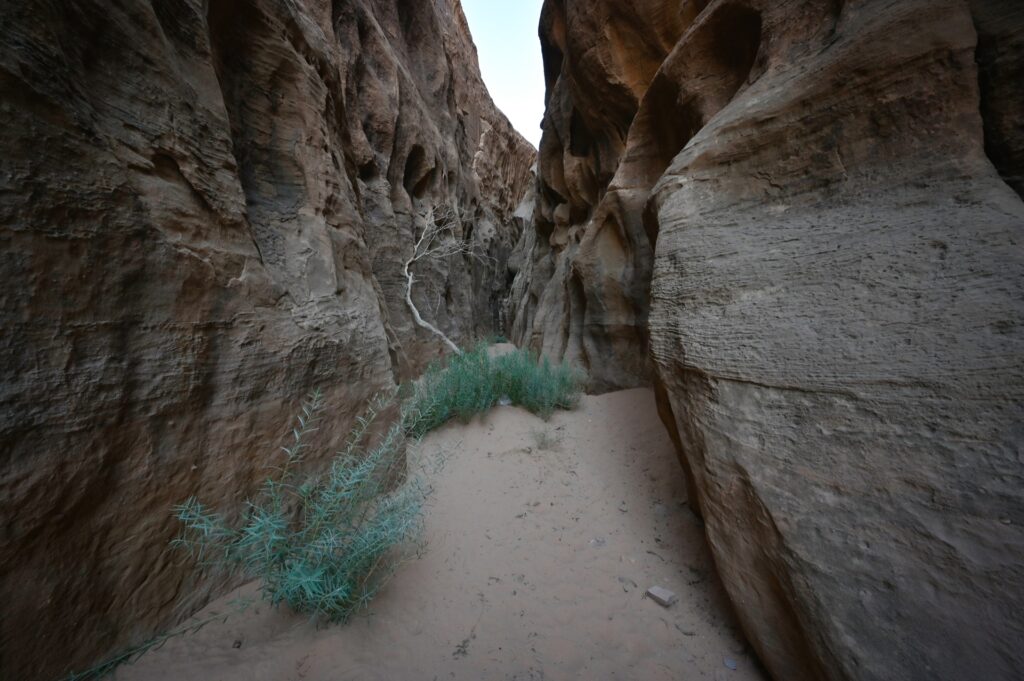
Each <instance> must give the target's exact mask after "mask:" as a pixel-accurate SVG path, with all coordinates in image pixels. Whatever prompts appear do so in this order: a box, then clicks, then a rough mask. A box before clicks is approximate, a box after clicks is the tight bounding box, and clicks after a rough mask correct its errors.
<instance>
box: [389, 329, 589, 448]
mask: <svg viewBox="0 0 1024 681" xmlns="http://www.w3.org/2000/svg"><path fill="white" fill-rule="evenodd" d="M580 387H581V381H580V377H579V376H578V375H577V373H576V372H575V371H573V370H572V369H571V368H570V367H568V366H567V365H564V364H552V363H551V362H549V361H548V360H547V359H541V360H536V359H534V358H533V357H532V356H531V355H530V353H529V352H527V351H526V350H516V351H514V352H511V353H509V354H506V355H501V356H499V357H491V356H490V355H489V354H488V352H487V347H486V346H484V345H480V346H478V347H477V348H476V349H475V350H473V351H471V352H466V353H464V354H462V355H458V356H454V357H452V358H451V359H450V360H449V362H448V365H447V366H442V365H440V364H433V365H431V366H430V368H428V369H427V372H426V374H424V376H423V378H421V379H420V381H419V383H418V384H417V385H416V386H415V388H414V389H413V391H412V396H411V398H410V399H409V401H408V405H407V408H406V414H407V416H406V432H407V433H409V434H410V435H413V436H415V437H421V436H423V435H425V434H426V433H429V432H430V431H431V430H434V429H435V428H438V427H440V426H442V425H444V424H445V423H447V422H448V421H450V420H452V419H454V418H458V419H461V420H463V421H465V420H468V419H470V418H471V417H472V416H474V415H476V414H479V413H482V412H485V411H487V410H488V409H490V408H491V407H493V406H495V405H496V404H498V403H499V402H500V401H501V400H502V398H506V399H507V400H508V401H509V402H510V403H511V404H515V405H518V406H521V407H524V408H525V409H528V410H529V411H531V412H533V413H534V414H537V415H538V416H540V417H541V418H544V419H547V418H548V417H550V416H551V414H552V413H553V412H554V411H555V409H571V408H573V407H574V406H575V405H576V402H577V401H578V399H579V395H580Z"/></svg>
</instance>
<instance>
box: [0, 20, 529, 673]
mask: <svg viewBox="0 0 1024 681" xmlns="http://www.w3.org/2000/svg"><path fill="white" fill-rule="evenodd" d="M0 27H2V29H3V30H2V31H0V121H2V127H3V135H2V136H0V276H2V277H3V281H4V284H5V286H4V287H3V292H2V293H0V300H2V313H0V314H2V324H0V329H2V330H0V405H2V410H0V519H2V526H0V677H2V678H4V679H50V678H56V677H57V676H59V675H61V674H62V673H65V672H67V671H69V670H71V669H80V668H82V667H83V666H87V665H89V664H91V663H93V662H95V661H96V660H97V659H99V658H102V657H103V656H104V655H106V654H107V653H109V652H110V651H112V650H114V649H117V648H119V647H121V646H124V645H126V644H131V643H138V642H139V641H141V640H143V639H145V638H147V637H148V636H150V635H151V634H153V633H154V632H155V631H158V630H160V629H161V628H163V627H166V626H169V625H171V624H173V623H174V622H175V621H177V620H180V619H181V618H182V617H184V616H186V615H188V614H190V613H191V612H193V611H194V610H196V608H197V607H199V606H200V605H202V604H203V603H204V602H205V601H206V600H207V599H208V598H209V597H210V595H211V594H215V593H217V592H220V591H222V590H223V588H224V587H225V584H224V582H223V580H217V579H202V578H199V577H197V576H196V575H195V574H194V573H193V571H192V570H191V569H190V566H189V565H187V564H185V562H184V561H183V557H182V556H181V555H178V554H176V553H174V552H171V551H169V550H168V543H169V541H170V540H171V539H172V538H173V537H174V535H175V533H176V531H177V528H176V523H175V521H173V519H172V518H171V508H172V506H173V505H174V504H176V503H179V502H181V501H183V500H184V499H185V498H187V497H188V496H189V495H192V494H196V495H198V496H199V497H200V498H202V499H205V500H207V501H209V502H212V503H221V504H224V505H226V506H227V507H228V508H232V504H234V506H233V508H236V509H237V508H238V507H239V506H240V503H241V501H242V500H243V499H244V498H245V497H246V496H247V495H248V494H249V493H251V492H252V491H253V489H254V487H255V485H256V484H258V482H259V480H261V479H262V477H263V476H264V475H265V474H266V472H267V468H268V466H270V465H272V464H274V463H275V456H279V454H275V452H277V450H278V445H279V444H280V443H281V438H282V435H283V433H284V432H286V430H287V428H288V427H289V425H290V420H291V418H292V416H293V414H294V413H295V411H296V409H297V405H298V403H299V401H300V400H301V399H302V398H303V397H304V396H305V395H306V394H307V393H308V392H309V391H310V390H312V389H314V388H321V389H322V390H323V392H324V396H325V399H326V404H327V408H328V411H327V414H326V418H325V421H324V422H323V424H322V425H323V427H322V429H321V431H320V432H319V433H318V436H317V438H318V441H317V443H316V445H317V447H316V449H315V451H316V452H317V453H318V454H317V455H316V456H314V457H312V459H313V460H312V461H311V465H313V466H315V465H317V464H318V463H321V462H322V461H323V460H324V458H325V457H326V456H328V455H329V454H330V453H331V452H332V451H334V449H335V446H336V445H337V444H338V443H339V441H340V440H342V439H343V438H344V435H345V433H346V432H347V430H348V428H349V426H350V424H351V423H352V420H353V418H354V416H355V415H356V414H357V413H358V412H359V411H361V409H362V408H363V406H364V404H365V402H366V400H367V399H368V398H369V397H370V396H371V395H373V394H374V393H375V392H377V391H379V390H382V389H388V388H390V387H392V386H394V385H395V383H396V382H397V381H401V380H404V379H406V378H408V377H409V376H410V375H411V374H413V373H414V372H416V371H417V370H418V369H419V368H420V367H422V366H423V365H424V364H425V363H426V362H428V361H429V360H431V359H433V358H435V357H437V356H439V355H440V353H441V351H442V345H441V344H440V343H439V342H438V341H437V339H436V338H434V337H433V336H432V335H430V334H429V333H426V332H423V331H422V330H420V329H419V328H418V327H416V326H414V324H413V322H412V318H411V316H410V313H409V310H408V309H407V308H406V305H405V303H404V286H405V280H404V278H403V277H402V275H401V272H402V264H403V261H404V260H405V259H407V258H408V257H409V256H410V254H411V252H412V248H413V245H414V243H415V239H416V238H417V236H418V234H419V233H420V232H421V231H422V229H423V228H424V221H425V220H426V219H428V218H429V216H430V215H431V213H432V211H437V212H446V213H452V212H454V213H455V214H456V216H457V218H456V221H455V231H456V232H457V235H458V237H459V238H461V239H464V240H466V241H468V242H469V243H471V244H472V246H473V250H474V252H475V254H476V256H477V257H475V258H474V257H457V258H454V259H450V260H444V261H435V262H427V263H423V264H422V266H417V268H418V269H417V270H416V273H417V289H416V292H415V296H414V297H415V300H416V302H417V305H418V306H419V308H420V310H421V311H422V312H423V315H424V317H426V318H427V319H429V320H430V321H433V322H434V323H436V324H438V325H439V326H441V327H442V328H443V329H444V330H445V331H446V332H448V333H449V335H451V336H453V337H454V338H455V340H456V341H457V342H460V343H469V342H471V341H472V340H473V338H474V336H483V335H485V334H489V333H492V332H494V331H495V330H497V329H498V316H499V313H500V302H501V300H502V299H503V298H504V295H505V289H506V287H507V281H506V266H505V261H506V259H507V257H508V254H509V251H510V250H511V248H512V246H513V245H514V243H515V242H516V240H517V239H518V238H519V232H520V231H521V228H522V225H521V221H520V220H519V219H518V218H515V217H514V216H513V212H514V210H515V208H516V207H517V206H518V204H519V202H520V200H521V198H522V196H523V194H524V193H525V191H526V190H527V187H528V184H529V181H530V177H531V175H530V166H531V165H532V164H533V161H534V150H533V149H532V147H531V146H530V145H529V144H528V143H527V142H525V141H524V140H523V139H522V138H521V137H520V136H519V135H518V134H517V133H516V132H514V130H512V128H511V126H510V125H509V123H508V122H507V120H506V119H505V118H504V116H503V115H502V114H500V113H499V112H498V111H497V110H496V109H495V107H494V106H493V104H492V102H491V100H490V97H489V96H488V94H487V92H486V90H485V88H484V86H483V84H482V82H481V79H480V75H479V71H478V67H477V59H476V52H475V48H474V46H473V43H472V41H471V39H470V36H469V32H468V28H467V25H466V22H465V18H464V16H463V14H462V9H461V6H460V5H459V2H458V0H437V1H434V2H422V1H420V0H335V1H334V2H329V1H328V0H237V1H236V0H159V1H151V0H83V1H81V2H73V3H72V2H62V1H61V2H57V1H52V0H27V1H25V2H5V3H3V4H2V7H0Z"/></svg>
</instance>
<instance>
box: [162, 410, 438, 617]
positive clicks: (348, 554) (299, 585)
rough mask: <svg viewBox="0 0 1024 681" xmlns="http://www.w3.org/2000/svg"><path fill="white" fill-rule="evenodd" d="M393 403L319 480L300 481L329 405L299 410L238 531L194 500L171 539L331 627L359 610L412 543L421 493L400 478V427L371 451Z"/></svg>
mask: <svg viewBox="0 0 1024 681" xmlns="http://www.w3.org/2000/svg"><path fill="white" fill-rule="evenodd" d="M387 404H388V402H387V400H377V401H375V402H374V403H373V404H372V405H371V407H370V408H369V409H368V411H367V413H366V414H365V415H363V416H362V417H360V418H359V419H358V423H357V425H356V427H355V429H354V430H353V431H352V434H351V436H350V438H349V440H348V443H347V445H346V447H345V450H344V451H343V452H341V453H339V455H338V457H337V458H336V459H335V460H334V462H333V464H332V465H331V467H330V469H329V470H328V471H327V472H326V473H325V474H323V475H320V476H317V477H314V478H311V479H309V480H306V481H304V482H300V481H299V479H298V475H297V473H296V469H297V467H298V464H299V463H301V461H302V459H303V458H304V456H305V452H306V449H307V447H308V445H307V439H308V438H309V436H310V435H311V434H312V433H313V432H314V431H315V430H317V425H316V424H317V423H318V421H319V420H320V414H321V410H322V408H323V400H322V397H321V395H320V393H319V392H317V393H314V394H313V395H312V396H311V397H310V399H309V401H308V402H307V403H306V404H304V405H303V408H302V414H300V415H299V417H298V419H297V421H298V423H297V425H296V427H295V428H294V429H293V430H292V433H291V436H292V441H291V444H290V446H287V447H282V450H283V452H284V460H283V462H282V464H281V466H279V467H277V468H276V469H275V470H276V472H277V474H276V475H273V476H271V477H268V478H267V480H266V482H265V483H264V484H263V487H262V489H261V491H260V493H259V495H258V496H257V497H256V500H255V501H251V502H249V504H248V509H247V511H246V512H245V514H244V516H243V521H242V522H241V524H240V525H238V526H232V525H231V524H230V523H228V522H226V520H225V519H224V517H223V516H222V515H220V514H218V513H215V512H213V511H211V510H210V509H208V508H207V507H206V506H204V505H203V504H202V503H200V502H199V501H198V500H197V499H195V498H194V497H193V498H191V499H189V500H188V501H186V502H185V503H184V504H182V505H180V506H178V507H177V508H176V509H175V513H176V515H177V517H178V519H179V520H180V521H181V523H182V525H183V531H182V534H181V536H180V537H179V538H178V539H177V540H176V541H175V544H176V545H177V546H179V547H182V548H185V549H187V550H189V551H190V552H191V553H192V555H193V556H195V557H196V558H197V559H198V560H200V561H201V562H203V563H205V564H208V565H214V566H217V567H227V568H229V569H232V570H236V571H238V572H240V573H241V574H243V575H245V576H248V577H251V578H254V579H259V580H260V584H261V589H262V595H263V597H264V598H265V599H266V600H267V601H269V602H270V603H271V604H274V605H278V604H281V603H284V604H286V605H288V606H289V607H290V608H291V609H292V610H294V611H296V612H300V613H308V614H310V615H313V616H316V617H318V618H321V619H324V620H326V621H329V622H341V621H344V620H346V619H348V618H349V617H350V616H351V615H352V614H353V613H355V612H357V611H358V610H360V609H361V608H363V607H364V606H365V605H366V604H367V603H368V602H369V601H370V600H371V599H372V598H373V596H374V595H375V594H376V593H377V592H378V591H379V590H380V588H381V586H382V585H383V584H384V583H385V582H386V581H387V579H388V578H389V577H390V576H391V575H392V574H393V572H394V568H395V566H396V562H397V559H398V558H400V555H401V551H400V548H401V547H403V546H410V545H413V544H414V540H415V539H416V538H417V536H418V535H419V531H420V526H421V508H422V502H423V490H422V486H421V484H420V481H419V480H418V479H417V478H416V477H415V476H413V477H409V478H407V479H405V480H404V481H402V483H401V484H396V482H397V479H398V478H400V477H402V474H403V472H404V470H403V469H404V466H403V464H404V461H405V459H404V456H403V452H404V444H405V433H404V428H403V425H402V423H401V421H399V422H398V423H396V424H394V425H393V426H391V427H390V428H388V429H387V430H386V431H385V432H384V434H383V436H381V437H380V439H379V441H378V442H377V443H376V444H375V445H374V446H372V447H367V446H366V440H367V439H368V436H369V434H370V433H371V431H372V426H373V424H374V422H375V421H376V420H377V417H378V415H379V414H380V413H381V412H382V411H383V410H384V409H385V408H386V407H387Z"/></svg>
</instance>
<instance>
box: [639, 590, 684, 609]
mask: <svg viewBox="0 0 1024 681" xmlns="http://www.w3.org/2000/svg"><path fill="white" fill-rule="evenodd" d="M647 595H648V596H650V597H651V599H652V600H653V601H654V602H655V603H657V604H658V605H660V606H663V607H666V608H667V607H669V606H670V605H672V604H673V603H675V602H676V601H678V600H679V597H678V596H676V595H675V594H674V593H672V592H671V591H669V590H668V589H665V588H662V587H660V586H652V587H651V588H650V589H648V590H647Z"/></svg>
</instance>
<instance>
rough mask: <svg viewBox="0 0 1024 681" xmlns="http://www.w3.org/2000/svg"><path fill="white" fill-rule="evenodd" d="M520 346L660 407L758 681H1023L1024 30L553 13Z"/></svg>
mask: <svg viewBox="0 0 1024 681" xmlns="http://www.w3.org/2000/svg"><path fill="white" fill-rule="evenodd" d="M540 32H541V42H542V45H543V50H544V57H545V65H546V77H547V85H548V95H547V97H548V101H547V107H548V108H547V114H546V118H545V122H544V138H543V141H542V143H541V149H540V156H539V159H538V181H537V187H538V189H537V193H538V196H537V203H536V207H535V216H534V229H533V230H532V231H531V232H529V233H527V234H526V235H525V236H524V239H523V240H522V241H521V243H520V245H519V252H518V253H517V254H516V255H515V258H514V260H513V262H514V263H515V266H516V268H517V271H518V277H517V279H516V281H515V282H514V284H513V293H514V297H513V299H512V300H511V301H510V310H511V314H512V315H513V320H512V328H513V335H514V339H515V340H517V341H519V342H521V343H524V344H527V345H530V346H532V347H534V348H535V349H537V350H541V351H544V352H545V353H547V354H548V355H551V356H553V357H555V358H566V359H568V360H570V361H574V362H577V363H580V364H582V365H583V366H584V367H585V368H587V369H588V371H589V375H590V380H591V387H592V388H594V389H597V390H602V389H612V388H616V387H625V386H630V385H635V384H638V383H643V382H648V381H651V382H654V384H655V386H656V389H657V392H658V394H659V408H660V410H661V413H662V417H663V420H664V421H665V423H666V426H667V427H668V428H669V430H670V433H671V434H672V435H673V437H674V439H675V442H676V444H677V446H678V448H679V452H680V458H681V461H682V463H683V465H684V468H685V469H686V471H687V477H688V480H689V483H690V489H691V505H692V506H693V507H695V510H698V511H699V512H700V513H701V514H702V516H703V518H704V519H705V522H706V531H707V536H708V539H709V542H710V544H711V547H712V551H713V553H714V556H715V560H716V563H717V566H718V569H719V572H720V574H721V576H722V579H723V581H724V583H725V585H726V588H727V590H728V592H729V594H730V597H731V599H732V601H733V604H734V605H735V608H736V610H737V613H738V615H739V617H740V619H741V622H742V623H743V626H744V629H745V630H746V632H747V634H748V636H749V638H750V640H751V642H752V644H753V645H754V647H755V648H756V650H757V652H758V654H759V655H760V657H761V659H762V660H763V661H764V663H765V664H766V666H767V667H768V669H769V670H770V672H771V673H772V675H773V676H774V678H776V679H780V680H781V679H785V680H787V681H790V680H800V679H835V680H839V679H843V680H847V679H877V680H882V679H887V680H892V679H922V678H928V679H951V680H952V679H965V678H993V679H996V678H998V679H1011V678H1020V677H1022V676H1024V647H1022V646H1021V641H1024V625H1022V624H1021V619H1020V617H1019V613H1020V611H1021V610H1022V609H1024V563H1022V561H1021V557H1022V556H1024V459H1022V451H1024V429H1022V425H1021V424H1024V250H1022V249H1024V203H1022V201H1021V191H1022V186H1021V167H1022V166H1021V159H1022V153H1024V134H1022V133H1024V117H1022V115H1021V99H1020V98H1021V88H1020V82H1021V69H1022V65H1024V6H1022V5H1021V4H1020V3H1018V2H1014V1H1012V0H976V1H974V2H967V1H966V0H906V1H904V2H889V1H883V0H859V1H854V0H850V1H846V2H844V1H841V0H833V1H829V2H812V1H809V0H710V1H696V0H690V1H687V0H684V1H683V2H679V1H672V2H669V1H667V0H666V1H660V0H641V1H638V2H634V3H629V4H626V3H619V2H613V1H611V0H593V1H588V2H581V1H575V0H547V2H546V3H545V7H544V12H543V16H542V19H541V31H540Z"/></svg>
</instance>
